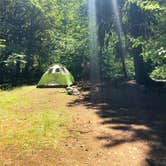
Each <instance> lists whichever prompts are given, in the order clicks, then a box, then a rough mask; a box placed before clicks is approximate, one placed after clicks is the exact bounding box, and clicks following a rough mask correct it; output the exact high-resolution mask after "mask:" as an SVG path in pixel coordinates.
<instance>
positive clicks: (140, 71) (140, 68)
mask: <svg viewBox="0 0 166 166" xmlns="http://www.w3.org/2000/svg"><path fill="white" fill-rule="evenodd" d="M132 51H133V55H134V67H135V77H136V82H137V83H138V84H147V83H148V81H149V80H150V78H149V75H148V73H147V71H146V68H145V62H144V60H143V57H142V56H141V53H142V46H141V45H139V46H138V47H136V48H134V49H133V50H132Z"/></svg>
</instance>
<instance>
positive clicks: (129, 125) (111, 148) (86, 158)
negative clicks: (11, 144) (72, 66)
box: [1, 86, 166, 166]
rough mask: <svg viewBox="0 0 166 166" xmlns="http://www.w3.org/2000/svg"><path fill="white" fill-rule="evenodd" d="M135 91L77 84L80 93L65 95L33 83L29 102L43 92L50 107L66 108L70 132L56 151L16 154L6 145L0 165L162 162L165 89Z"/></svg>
mask: <svg viewBox="0 0 166 166" xmlns="http://www.w3.org/2000/svg"><path fill="white" fill-rule="evenodd" d="M127 87H128V86H127ZM135 89H136V90H135ZM139 91H140V90H138V88H135V87H130V88H129V89H128V88H125V87H122V88H118V87H117V88H115V89H112V88H108V87H106V88H105V89H102V90H100V89H98V88H91V89H86V88H85V89H84V88H82V89H81V94H80V95H79V96H68V95H67V94H66V93H60V92H59V93H58V92H57V93H55V89H42V90H37V89H35V88H33V89H32V92H33V98H35V99H36V100H35V101H34V102H38V98H39V97H41V96H43V95H44V100H46V99H47V100H48V104H49V105H48V106H49V108H55V107H56V108H59V109H60V108H63V107H65V108H66V109H67V110H66V111H69V112H70V113H71V115H72V125H71V124H70V125H69V126H68V127H67V130H68V131H69V136H68V137H67V138H65V140H63V141H61V143H60V146H59V147H60V149H59V152H58V153H57V152H55V151H52V150H51V149H50V150H49V149H48V150H44V151H41V152H38V153H35V154H31V155H30V156H29V157H28V156H26V155H25V156H24V155H22V157H21V158H19V156H17V158H15V157H13V156H14V155H15V154H16V150H15V149H8V151H9V152H10V154H11V156H9V152H8V151H6V152H3V154H1V155H2V156H6V162H5V164H4V165H3V166H9V165H10V166H25V165H26V166H124V165H126V166H148V165H150V166H151V165H152V166H153V165H155V166H165V165H166V112H165V111H166V109H165V108H166V107H165V99H166V98H165V97H164V96H165V93H160V92H158V91H157V92H155V93H154V94H152V93H151V92H149V91H145V90H144V89H143V91H141V92H139ZM32 92H29V91H28V93H32ZM143 93H144V94H145V95H142V94H143ZM162 94H163V95H162ZM47 100H46V101H47ZM122 101H123V102H122ZM42 102H43V101H42ZM5 153H8V154H5ZM12 154H13V156H12ZM13 163H14V164H13Z"/></svg>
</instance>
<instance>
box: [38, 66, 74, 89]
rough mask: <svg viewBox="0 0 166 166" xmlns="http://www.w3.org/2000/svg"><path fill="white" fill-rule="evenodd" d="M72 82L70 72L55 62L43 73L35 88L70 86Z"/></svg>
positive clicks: (72, 78)
mask: <svg viewBox="0 0 166 166" xmlns="http://www.w3.org/2000/svg"><path fill="white" fill-rule="evenodd" d="M73 83H74V77H73V76H72V74H71V73H70V72H69V71H68V70H67V69H66V68H65V67H64V66H63V65H60V64H56V65H54V66H52V67H50V68H49V69H48V70H47V71H46V72H45V73H44V74H43V76H42V77H41V79H40V81H39V83H38V85H37V88H44V87H61V86H70V85H72V84H73Z"/></svg>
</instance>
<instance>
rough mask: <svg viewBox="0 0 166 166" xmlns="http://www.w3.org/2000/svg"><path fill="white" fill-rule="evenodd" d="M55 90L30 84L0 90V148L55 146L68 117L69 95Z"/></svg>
mask: <svg viewBox="0 0 166 166" xmlns="http://www.w3.org/2000/svg"><path fill="white" fill-rule="evenodd" d="M58 92H63V90H62V89H61V90H59V91H58ZM58 92H56V93H55V92H54V90H53V89H51V90H50V89H49V90H46V89H45V90H39V89H36V88H35V87H33V86H30V87H21V88H17V89H14V90H12V91H0V151H4V150H6V149H8V148H9V149H10V148H12V147H16V149H17V153H21V152H22V151H23V150H26V151H30V150H32V149H33V150H39V149H45V148H47V149H48V148H50V149H57V148H58V144H59V142H60V141H61V140H63V139H64V138H65V137H66V136H67V135H68V132H67V130H66V125H67V124H68V125H70V120H71V116H70V114H69V113H68V112H67V110H66V109H67V107H65V104H64V103H65V102H66V100H68V97H67V95H66V94H64V93H58ZM55 101H57V103H56V102H55ZM60 101H61V102H60Z"/></svg>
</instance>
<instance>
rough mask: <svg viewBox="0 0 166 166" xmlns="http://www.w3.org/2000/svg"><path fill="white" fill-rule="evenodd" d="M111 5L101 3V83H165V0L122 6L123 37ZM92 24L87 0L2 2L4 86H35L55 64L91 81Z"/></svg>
mask: <svg viewBox="0 0 166 166" xmlns="http://www.w3.org/2000/svg"><path fill="white" fill-rule="evenodd" d="M112 2H113V0H112V1H111V0H102V1H101V0H96V17H97V29H98V48H99V51H98V56H99V59H100V72H101V73H100V74H101V76H102V79H103V80H110V79H136V81H137V82H138V83H141V84H146V83H147V82H149V80H151V78H153V79H158V80H164V79H166V28H165V27H166V2H165V0H117V5H118V13H119V16H120V24H121V26H122V29H121V32H118V30H117V25H116V19H117V15H116V13H115V12H113V10H114V9H113V3H112ZM88 20H89V19H88V0H70V1H69V0H49V1H48V0H1V1H0V84H2V83H12V85H17V84H22V83H33V82H36V81H38V80H39V78H40V76H41V75H42V73H43V72H44V71H46V69H47V68H48V67H49V66H50V65H52V64H55V63H61V64H63V65H65V66H66V67H67V68H69V69H70V71H71V72H72V73H73V75H74V76H75V78H76V79H77V80H80V79H88V71H85V67H87V66H88V63H89V61H90V56H91V55H90V51H89V49H90V48H89V29H88V28H89V27H88ZM121 36H122V37H121ZM87 68H88V67H87ZM87 70H88V69H87Z"/></svg>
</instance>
